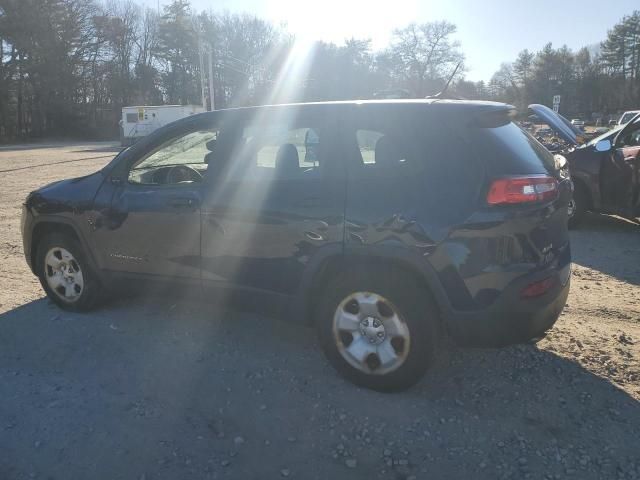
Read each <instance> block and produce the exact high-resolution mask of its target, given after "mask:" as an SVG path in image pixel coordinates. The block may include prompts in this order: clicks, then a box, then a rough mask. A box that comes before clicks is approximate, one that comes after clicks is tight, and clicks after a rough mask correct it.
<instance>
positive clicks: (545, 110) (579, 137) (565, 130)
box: [529, 103, 586, 146]
mask: <svg viewBox="0 0 640 480" xmlns="http://www.w3.org/2000/svg"><path fill="white" fill-rule="evenodd" d="M529 110H531V111H532V112H533V113H534V114H535V115H536V116H537V117H538V118H539V119H540V120H542V121H543V122H545V123H546V124H547V125H549V127H551V128H552V129H553V131H554V132H556V134H557V135H558V136H559V137H560V138H562V139H563V140H564V141H565V142H568V143H570V144H571V145H575V146H578V145H581V144H583V143H584V142H585V140H586V139H585V137H584V133H583V132H582V131H580V130H579V129H578V128H577V127H576V126H574V125H572V124H571V122H570V121H569V120H567V119H566V118H564V117H563V116H562V115H560V114H559V113H556V112H554V111H553V110H551V109H550V108H549V107H546V106H544V105H540V104H538V103H533V104H531V105H529Z"/></svg>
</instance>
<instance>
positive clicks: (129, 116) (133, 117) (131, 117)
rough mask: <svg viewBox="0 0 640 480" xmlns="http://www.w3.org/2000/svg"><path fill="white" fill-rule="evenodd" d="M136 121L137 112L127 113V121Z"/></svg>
mask: <svg viewBox="0 0 640 480" xmlns="http://www.w3.org/2000/svg"><path fill="white" fill-rule="evenodd" d="M137 121H138V114H137V113H127V123H136V122H137Z"/></svg>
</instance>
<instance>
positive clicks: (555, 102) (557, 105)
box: [553, 95, 560, 113]
mask: <svg viewBox="0 0 640 480" xmlns="http://www.w3.org/2000/svg"><path fill="white" fill-rule="evenodd" d="M559 110H560V95H554V96H553V111H554V112H556V113H558V111H559Z"/></svg>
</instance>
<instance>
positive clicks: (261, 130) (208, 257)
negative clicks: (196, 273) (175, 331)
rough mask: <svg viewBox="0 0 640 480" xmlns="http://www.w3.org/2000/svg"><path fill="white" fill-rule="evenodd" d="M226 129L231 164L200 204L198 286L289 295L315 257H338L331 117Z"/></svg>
mask: <svg viewBox="0 0 640 480" xmlns="http://www.w3.org/2000/svg"><path fill="white" fill-rule="evenodd" d="M224 123H225V125H226V126H227V127H228V128H227V130H226V136H224V142H223V143H222V144H221V146H220V148H221V150H223V151H225V155H226V156H228V157H229V161H228V163H227V164H226V169H225V171H224V173H223V174H222V178H223V181H220V182H216V183H212V184H211V185H210V186H209V187H208V190H207V192H206V195H205V197H204V199H203V204H202V278H203V284H204V286H205V288H206V287H218V286H221V285H235V286H239V287H244V288H246V289H252V290H258V291H266V292H273V293H279V294H283V295H290V294H293V293H294V292H296V290H297V288H298V287H299V284H300V280H301V278H302V275H303V271H304V269H305V268H306V266H307V265H308V263H309V262H310V261H311V259H312V258H313V257H314V256H316V255H318V254H319V253H320V252H321V251H322V250H327V249H331V250H333V251H335V250H341V249H342V241H343V231H344V199H345V186H344V181H345V180H344V173H343V170H342V164H341V162H340V159H339V158H338V157H337V156H336V150H335V138H336V129H335V115H334V113H333V111H332V109H331V106H318V108H313V109H312V108H305V107H296V108H293V107H275V108H259V109H253V110H245V111H244V112H240V113H236V114H234V118H233V119H231V117H229V118H228V120H227V121H225V122H224ZM224 128H225V127H223V129H224ZM223 135H224V133H223ZM222 139H223V137H221V140H222Z"/></svg>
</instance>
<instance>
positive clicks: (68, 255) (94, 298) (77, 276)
mask: <svg viewBox="0 0 640 480" xmlns="http://www.w3.org/2000/svg"><path fill="white" fill-rule="evenodd" d="M36 268H37V273H38V277H39V279H40V283H41V285H42V288H43V289H44V291H45V292H46V294H47V296H48V297H49V298H50V299H51V300H52V301H53V302H54V303H56V304H57V305H58V306H59V307H61V308H63V309H65V310H72V311H86V310H90V309H91V308H93V307H94V306H95V305H96V303H97V302H98V299H99V284H98V278H97V276H96V274H95V273H94V272H93V270H92V269H91V267H90V265H89V263H88V262H87V261H86V257H85V254H84V252H83V250H82V247H81V246H80V244H79V242H78V241H77V240H76V239H74V238H72V237H70V236H68V235H64V234H59V233H53V234H49V235H47V236H45V237H44V238H43V239H42V240H41V241H40V242H39V244H38V249H37V257H36Z"/></svg>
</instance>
